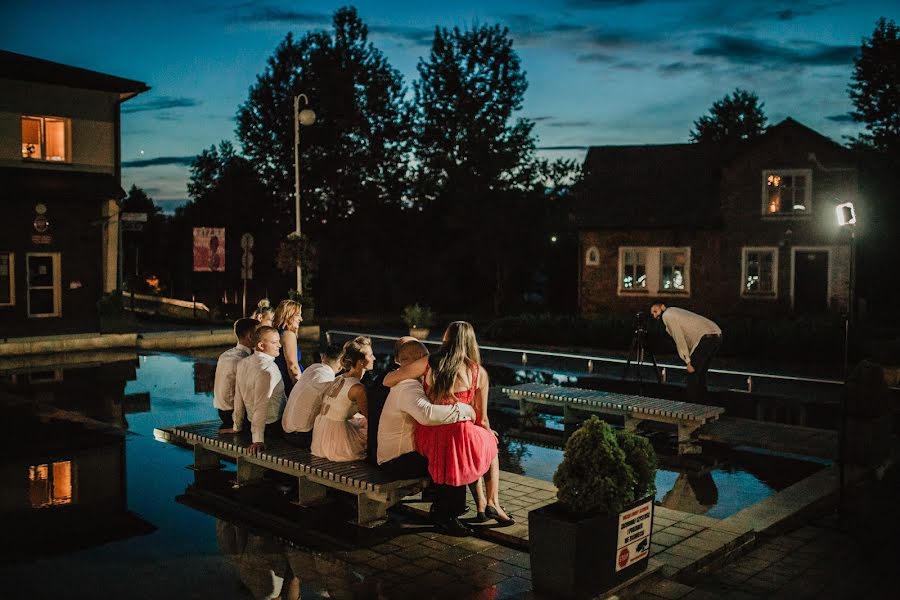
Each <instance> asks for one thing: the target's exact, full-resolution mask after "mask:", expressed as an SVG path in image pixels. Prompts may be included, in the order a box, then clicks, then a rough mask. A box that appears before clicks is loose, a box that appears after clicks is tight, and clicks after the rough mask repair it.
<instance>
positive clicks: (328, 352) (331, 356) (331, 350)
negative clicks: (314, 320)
mask: <svg viewBox="0 0 900 600" xmlns="http://www.w3.org/2000/svg"><path fill="white" fill-rule="evenodd" d="M343 354H344V347H343V346H341V345H340V344H328V345H327V346H325V349H324V350H322V360H325V359H326V358H327V359H328V360H340V358H341V356H342V355H343Z"/></svg>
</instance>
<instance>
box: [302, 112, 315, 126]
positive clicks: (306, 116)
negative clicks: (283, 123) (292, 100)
mask: <svg viewBox="0 0 900 600" xmlns="http://www.w3.org/2000/svg"><path fill="white" fill-rule="evenodd" d="M298 118H299V119H300V124H301V125H303V126H304V127H306V126H308V125H312V124H313V123H315V122H316V113H315V112H313V111H312V110H311V109H309V108H304V109H303V110H301V111H300V115H299V117H298Z"/></svg>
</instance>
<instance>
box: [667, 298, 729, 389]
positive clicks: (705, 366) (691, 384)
mask: <svg viewBox="0 0 900 600" xmlns="http://www.w3.org/2000/svg"><path fill="white" fill-rule="evenodd" d="M650 314H651V315H652V316H653V318H654V319H656V320H662V322H663V323H664V324H665V326H666V331H667V332H668V333H669V335H670V336H672V339H673V340H675V347H676V348H677V349H678V356H680V357H681V360H683V361H684V363H685V364H686V365H687V372H688V377H687V393H688V400H690V401H691V402H700V401H702V400H703V398H704V396H705V395H706V372H707V371H709V364H710V363H711V362H712V359H713V356H715V354H716V351H718V349H719V346H721V345H722V330H721V329H720V328H719V326H718V325H716V324H715V323H714V322H712V321H710V320H709V319H707V318H706V317H701V316H700V315H698V314H696V313H692V312H691V311H689V310H684V309H683V308H675V307H672V308H668V307H667V306H666V305H665V304H664V303H663V302H656V303H655V304H653V305H652V306H651V307H650Z"/></svg>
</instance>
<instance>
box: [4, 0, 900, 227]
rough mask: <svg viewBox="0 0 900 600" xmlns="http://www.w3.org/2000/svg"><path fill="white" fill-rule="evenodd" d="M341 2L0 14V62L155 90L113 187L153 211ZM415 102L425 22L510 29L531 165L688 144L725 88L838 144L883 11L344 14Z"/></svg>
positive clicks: (378, 9) (596, 4) (125, 143)
mask: <svg viewBox="0 0 900 600" xmlns="http://www.w3.org/2000/svg"><path fill="white" fill-rule="evenodd" d="M346 4H347V3H346V2H324V1H308V2H302V1H295V2H284V1H280V0H269V1H263V2H253V1H246V2H227V1H225V2H219V3H217V2H215V1H214V0H209V1H194V0H180V1H177V2H171V1H168V0H167V1H165V2H142V3H135V2H121V1H114V2H112V1H110V2H95V1H90V0H87V1H84V2H80V3H73V2H57V1H54V0H49V1H43V2H18V3H13V2H2V8H0V46H2V47H3V48H4V49H6V50H10V51H13V52H19V53H22V54H28V55H31V56H37V57H40V58H44V59H48V60H52V61H57V62H61V63H65V64H71V65H75V66H79V67H83V68H87V69H93V70H96V71H101V72H104V73H109V74H112V75H117V76H121V77H126V78H130V79H137V80H140V81H143V82H145V83H147V84H148V85H150V86H151V87H152V88H153V89H152V90H151V91H150V92H148V93H146V94H143V95H141V96H139V97H138V98H136V99H133V100H130V101H128V102H127V103H126V104H125V105H124V107H123V115H122V160H123V167H124V169H123V177H122V179H123V181H122V183H123V186H124V187H125V188H126V189H127V188H129V187H130V186H131V184H132V183H136V184H137V185H139V186H141V187H143V188H144V189H145V190H146V191H147V193H149V194H150V195H151V196H152V197H153V198H154V199H155V200H156V201H157V203H158V204H159V205H160V206H161V207H163V209H164V210H167V211H169V210H172V209H173V208H174V207H175V206H177V205H178V204H179V203H183V202H184V201H185V199H186V198H187V191H186V187H185V183H186V181H187V177H188V167H187V165H188V164H189V163H190V160H191V158H193V156H195V155H196V154H197V153H199V152H200V151H201V150H203V149H204V148H208V147H209V146H210V145H212V144H217V143H218V142H219V141H221V140H223V139H230V140H233V141H234V140H235V138H234V126H235V122H234V116H235V113H236V111H237V108H238V106H239V105H240V104H241V103H242V102H244V100H245V99H246V97H247V91H248V88H249V86H250V85H251V84H252V83H253V82H254V81H255V78H256V75H257V74H258V73H260V72H262V70H263V68H264V65H265V61H266V59H267V58H268V57H269V56H270V55H271V54H272V52H273V51H274V49H275V47H276V46H277V44H278V43H279V42H280V41H281V40H282V39H283V38H284V35H285V34H286V33H287V32H288V31H292V32H294V34H295V35H297V36H300V35H302V34H303V33H304V32H305V31H308V30H310V29H323V28H324V29H330V23H331V15H332V14H333V12H334V10H335V9H336V8H338V7H340V6H342V5H346ZM354 6H356V7H357V9H358V10H359V14H360V17H361V18H362V19H363V21H364V22H365V23H366V24H367V25H368V26H369V31H370V39H371V40H372V41H373V42H374V43H375V45H376V46H377V47H378V48H380V49H381V50H382V51H383V52H384V53H385V54H386V56H387V58H388V59H389V61H390V62H391V64H392V65H393V66H394V67H395V68H397V69H398V70H399V71H400V72H401V73H402V74H403V76H404V82H405V84H406V86H407V89H409V90H411V87H412V81H413V80H414V79H415V78H416V76H417V72H416V63H417V61H418V60H419V58H420V57H422V56H426V55H427V53H428V50H429V47H430V43H431V37H432V33H433V30H434V27H435V26H436V25H440V26H446V27H453V26H460V27H463V28H465V27H467V26H472V25H475V24H494V23H500V24H502V25H505V26H507V27H508V28H509V29H510V32H511V35H512V38H513V40H514V47H515V48H516V49H517V51H518V53H519V56H520V58H521V60H522V65H523V67H524V69H525V71H526V73H527V78H528V83H529V88H528V91H527V93H526V96H525V105H524V109H523V110H522V112H521V114H520V116H524V117H528V118H531V119H534V120H535V121H536V123H537V125H536V128H535V131H536V133H537V135H538V136H539V140H538V144H539V147H540V148H541V149H542V150H541V152H542V154H544V155H545V156H548V157H556V156H563V157H572V158H577V159H579V160H581V159H582V158H583V156H584V149H585V148H586V147H587V146H590V145H602V144H643V143H671V142H685V141H687V139H688V133H689V131H690V129H691V126H692V122H693V121H694V120H695V119H696V118H697V117H699V116H700V115H702V114H704V113H706V112H707V110H708V109H709V107H710V105H711V104H712V102H713V101H714V100H717V99H719V98H721V97H722V96H724V95H725V94H727V93H730V92H731V91H732V90H733V89H734V88H735V87H738V86H740V87H744V88H746V89H749V90H751V91H754V92H756V93H757V94H758V95H759V96H760V98H761V100H763V101H764V102H765V111H766V114H767V115H768V117H769V122H770V123H776V122H778V121H780V120H781V119H783V118H785V117H787V116H791V117H794V118H795V119H797V120H798V121H800V122H802V123H804V124H806V125H809V126H810V127H813V128H814V129H817V130H818V131H820V132H822V133H824V134H825V135H828V136H829V137H831V138H832V139H835V140H838V141H840V140H841V139H842V137H843V136H844V135H851V134H854V133H856V132H857V131H858V130H857V128H856V126H855V125H854V124H853V123H851V122H849V119H848V117H847V113H848V111H849V110H850V108H851V105H850V101H849V98H848V96H847V84H848V83H849V81H850V75H851V70H852V59H853V56H854V55H855V53H856V51H857V49H858V48H859V44H860V42H861V41H862V38H863V37H865V36H869V35H871V33H872V31H873V29H874V27H875V22H876V20H877V19H878V17H881V16H884V17H887V18H889V19H891V18H892V19H894V20H895V21H897V20H900V18H898V12H900V10H898V8H897V6H898V5H897V3H896V2H891V1H886V0H885V1H877V0H863V1H856V2H849V1H848V2H841V1H835V2H832V1H828V0H818V1H810V0H800V1H795V2H777V1H770V0H736V1H723V0H694V1H676V0H657V1H646V2H644V1H641V0H618V1H617V0H595V1H591V0H571V1H565V0H557V1H552V0H544V1H530V0H516V1H505V0H504V1H490V2H485V1H484V0H481V1H479V2H471V1H467V0H457V1H455V2H447V1H446V0H443V1H441V2H430V1H427V0H424V1H423V0H420V1H416V2H406V1H404V2H392V1H387V0H381V1H378V2H374V1H373V2H369V1H359V2H356V3H355V4H354Z"/></svg>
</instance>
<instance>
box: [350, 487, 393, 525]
mask: <svg viewBox="0 0 900 600" xmlns="http://www.w3.org/2000/svg"><path fill="white" fill-rule="evenodd" d="M356 502H357V514H356V522H357V523H358V524H359V525H361V526H363V527H375V526H376V525H380V524H381V523H384V522H385V521H386V520H387V509H388V503H387V502H384V501H382V500H377V499H375V498H369V497H368V496H366V495H365V494H359V495H358V496H356Z"/></svg>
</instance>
